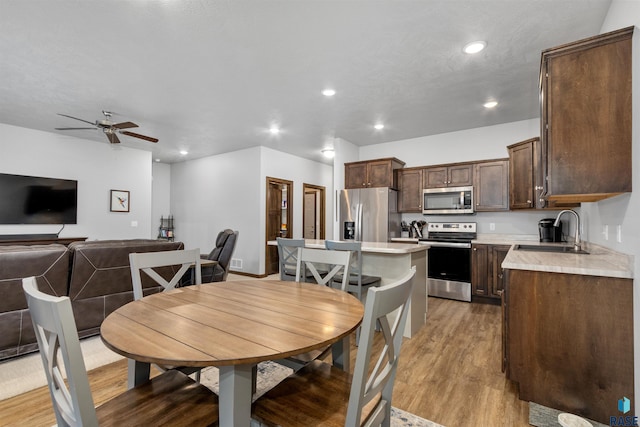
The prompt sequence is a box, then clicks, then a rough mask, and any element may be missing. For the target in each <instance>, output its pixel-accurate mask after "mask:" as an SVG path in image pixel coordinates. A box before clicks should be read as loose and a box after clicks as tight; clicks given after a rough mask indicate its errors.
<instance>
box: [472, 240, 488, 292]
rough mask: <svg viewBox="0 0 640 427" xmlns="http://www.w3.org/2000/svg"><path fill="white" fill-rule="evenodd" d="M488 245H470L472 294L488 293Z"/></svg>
mask: <svg viewBox="0 0 640 427" xmlns="http://www.w3.org/2000/svg"><path fill="white" fill-rule="evenodd" d="M488 281H489V245H472V246H471V290H472V292H473V295H480V296H487V295H488V294H489V283H488Z"/></svg>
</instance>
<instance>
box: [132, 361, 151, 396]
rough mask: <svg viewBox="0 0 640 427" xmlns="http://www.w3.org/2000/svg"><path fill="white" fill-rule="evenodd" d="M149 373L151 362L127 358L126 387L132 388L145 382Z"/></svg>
mask: <svg viewBox="0 0 640 427" xmlns="http://www.w3.org/2000/svg"><path fill="white" fill-rule="evenodd" d="M150 374H151V364H149V363H144V362H138V361H137V360H133V359H128V363H127V388H128V389H132V388H134V387H135V386H138V385H140V384H144V383H146V382H147V381H149V376H150Z"/></svg>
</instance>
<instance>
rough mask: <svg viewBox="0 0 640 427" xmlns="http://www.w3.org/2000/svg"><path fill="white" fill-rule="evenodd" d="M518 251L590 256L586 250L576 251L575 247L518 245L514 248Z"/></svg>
mask: <svg viewBox="0 0 640 427" xmlns="http://www.w3.org/2000/svg"><path fill="white" fill-rule="evenodd" d="M514 249H515V250H517V251H534V252H556V253H565V254H585V255H587V254H589V252H587V251H584V250H582V249H581V250H579V251H576V250H575V249H574V248H573V246H556V245H553V246H552V245H516V246H515V247H514Z"/></svg>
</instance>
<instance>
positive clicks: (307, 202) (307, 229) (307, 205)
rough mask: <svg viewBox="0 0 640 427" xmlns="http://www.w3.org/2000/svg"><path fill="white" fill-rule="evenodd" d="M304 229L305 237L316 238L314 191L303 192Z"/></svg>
mask: <svg viewBox="0 0 640 427" xmlns="http://www.w3.org/2000/svg"><path fill="white" fill-rule="evenodd" d="M303 203H304V213H303V215H302V216H303V218H304V225H303V227H304V231H303V233H302V234H303V237H304V238H305V239H316V238H317V237H316V193H315V192H310V193H304V202H303Z"/></svg>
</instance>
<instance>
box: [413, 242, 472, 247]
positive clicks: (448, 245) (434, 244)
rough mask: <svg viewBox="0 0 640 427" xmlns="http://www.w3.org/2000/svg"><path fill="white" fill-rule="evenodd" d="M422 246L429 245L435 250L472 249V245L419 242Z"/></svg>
mask: <svg viewBox="0 0 640 427" xmlns="http://www.w3.org/2000/svg"><path fill="white" fill-rule="evenodd" d="M418 243H419V244H421V245H429V246H432V247H434V248H470V247H471V243H453V242H431V241H428V240H424V241H420V242H418Z"/></svg>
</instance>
